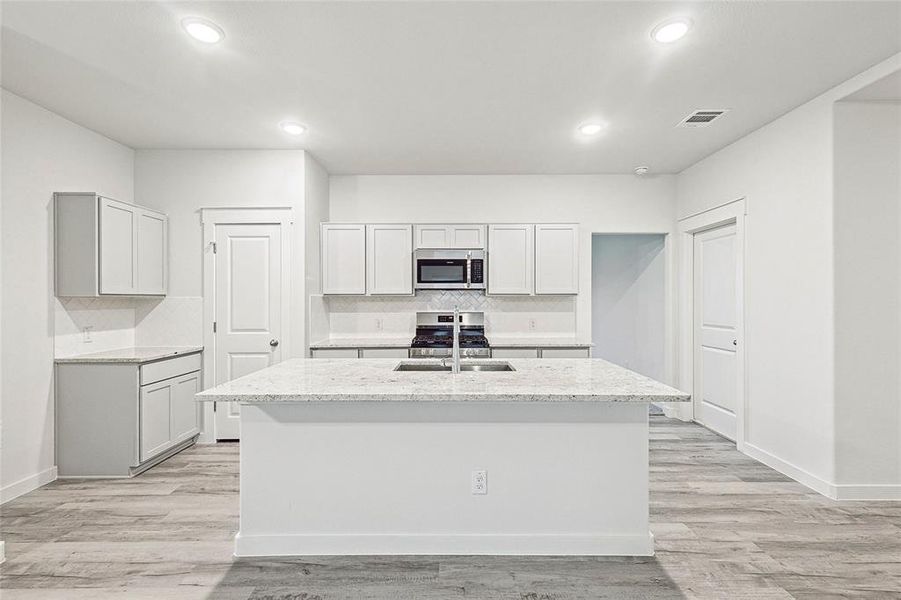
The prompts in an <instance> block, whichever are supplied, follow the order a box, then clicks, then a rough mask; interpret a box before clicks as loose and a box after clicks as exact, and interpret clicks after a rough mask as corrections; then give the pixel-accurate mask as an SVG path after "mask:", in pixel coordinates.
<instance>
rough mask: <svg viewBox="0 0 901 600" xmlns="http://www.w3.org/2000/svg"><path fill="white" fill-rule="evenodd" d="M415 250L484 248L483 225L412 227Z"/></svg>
mask: <svg viewBox="0 0 901 600" xmlns="http://www.w3.org/2000/svg"><path fill="white" fill-rule="evenodd" d="M413 232H414V234H413V237H414V239H415V243H416V248H467V249H481V248H484V247H485V226H484V225H475V224H468V225H414V227H413Z"/></svg>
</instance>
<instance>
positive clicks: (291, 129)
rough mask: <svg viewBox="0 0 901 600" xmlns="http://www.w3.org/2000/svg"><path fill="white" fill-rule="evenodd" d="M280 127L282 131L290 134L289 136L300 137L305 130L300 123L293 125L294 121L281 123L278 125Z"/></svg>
mask: <svg viewBox="0 0 901 600" xmlns="http://www.w3.org/2000/svg"><path fill="white" fill-rule="evenodd" d="M280 127H281V128H282V131H284V132H285V133H290V134H291V135H300V134H302V133H303V132H305V131H306V130H307V128H306V127H304V126H303V125H301V124H300V123H295V122H294V121H283V122H282V123H280Z"/></svg>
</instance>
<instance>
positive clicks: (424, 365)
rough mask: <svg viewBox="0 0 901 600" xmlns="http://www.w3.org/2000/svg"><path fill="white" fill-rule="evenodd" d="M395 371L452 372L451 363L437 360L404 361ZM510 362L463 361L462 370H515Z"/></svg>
mask: <svg viewBox="0 0 901 600" xmlns="http://www.w3.org/2000/svg"><path fill="white" fill-rule="evenodd" d="M394 370H395V371H413V372H423V373H450V372H451V371H452V369H451V366H450V364H448V365H447V366H444V365H443V364H441V363H436V362H421V363H420V362H402V363H400V364H398V365H397V366H396V367H394ZM515 370H516V369H514V368H513V365H511V364H510V363H508V362H461V363H460V371H461V372H467V371H492V372H500V371H507V372H509V371H515Z"/></svg>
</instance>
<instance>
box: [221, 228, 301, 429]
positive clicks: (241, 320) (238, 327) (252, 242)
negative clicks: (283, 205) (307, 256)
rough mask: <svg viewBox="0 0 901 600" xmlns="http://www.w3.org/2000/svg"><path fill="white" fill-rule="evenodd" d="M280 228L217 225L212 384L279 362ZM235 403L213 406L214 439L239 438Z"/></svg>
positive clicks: (280, 311) (280, 296) (283, 283)
mask: <svg viewBox="0 0 901 600" xmlns="http://www.w3.org/2000/svg"><path fill="white" fill-rule="evenodd" d="M281 248H282V246H281V226H280V225H257V224H249V225H217V226H216V311H215V312H216V318H215V321H216V350H215V352H216V356H215V361H216V385H219V384H221V383H225V382H226V381H231V380H232V379H237V378H238V377H243V376H244V375H248V374H250V373H253V372H254V371H258V370H260V369H262V368H265V367H268V366H270V365H272V364H275V363H277V362H279V361H280V360H281V349H280V347H279V338H280V337H281V314H282V306H281V301H282V285H287V284H288V282H282V280H281V273H282V266H281V262H282V256H281ZM239 417H240V408H239V406H238V404H236V403H233V402H229V403H217V406H216V439H220V440H222V439H239V438H240V433H241V430H240V427H239V422H240V421H239Z"/></svg>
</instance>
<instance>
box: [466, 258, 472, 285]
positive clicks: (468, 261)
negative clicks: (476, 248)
mask: <svg viewBox="0 0 901 600" xmlns="http://www.w3.org/2000/svg"><path fill="white" fill-rule="evenodd" d="M466 287H467V288H470V287H472V252H467V253H466Z"/></svg>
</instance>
